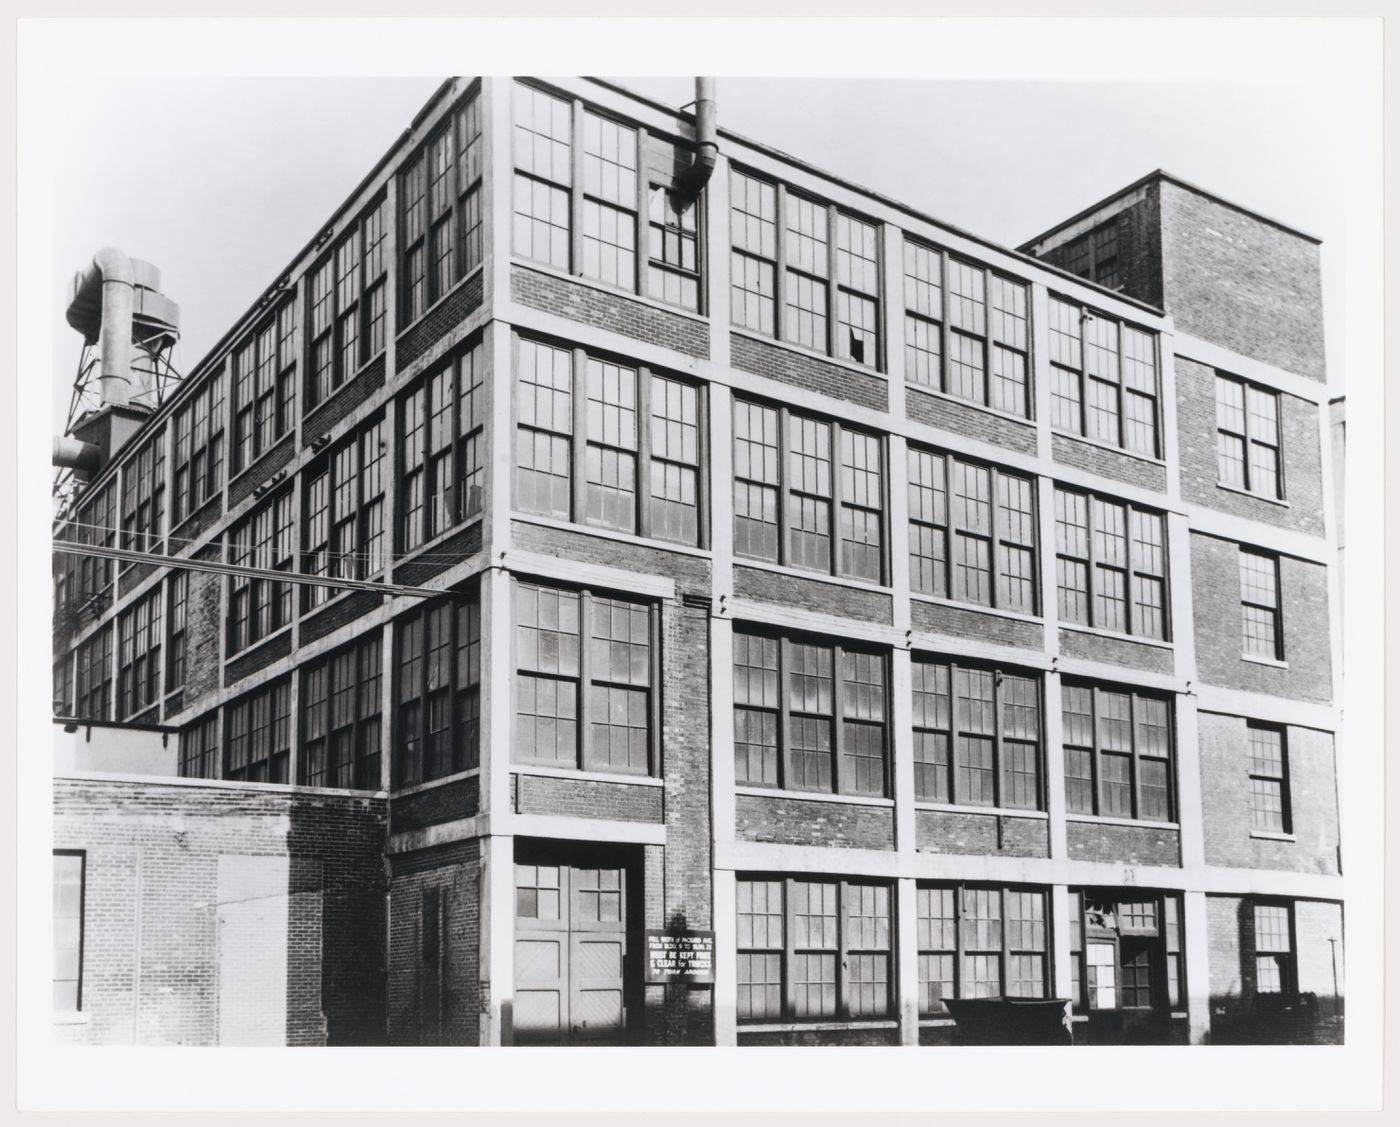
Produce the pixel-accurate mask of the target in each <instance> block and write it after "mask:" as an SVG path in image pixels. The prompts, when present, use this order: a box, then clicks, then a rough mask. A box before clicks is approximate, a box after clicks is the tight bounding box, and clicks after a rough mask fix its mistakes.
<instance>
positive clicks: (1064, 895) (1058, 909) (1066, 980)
mask: <svg viewBox="0 0 1400 1127" xmlns="http://www.w3.org/2000/svg"><path fill="white" fill-rule="evenodd" d="M1072 924H1073V921H1072V920H1071V919H1070V897H1069V888H1068V886H1066V885H1063V884H1052V885H1051V886H1050V935H1051V942H1052V946H1051V950H1050V954H1051V957H1052V962H1051V975H1052V978H1051V983H1050V989H1051V991H1052V992H1053V993H1054V995H1055V997H1056V998H1073V997H1074V963H1073V955H1072V954H1071V953H1070V928H1071V926H1072Z"/></svg>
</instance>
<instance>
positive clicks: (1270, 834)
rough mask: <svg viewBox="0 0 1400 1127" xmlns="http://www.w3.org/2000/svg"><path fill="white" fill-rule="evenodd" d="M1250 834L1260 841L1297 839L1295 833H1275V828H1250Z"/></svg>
mask: <svg viewBox="0 0 1400 1127" xmlns="http://www.w3.org/2000/svg"><path fill="white" fill-rule="evenodd" d="M1249 836H1250V837H1253V838H1258V839H1259V840H1260V841H1295V842H1296V841H1297V840H1298V839H1297V838H1296V837H1295V836H1294V835H1293V834H1284V833H1275V832H1274V831H1273V830H1250V831H1249Z"/></svg>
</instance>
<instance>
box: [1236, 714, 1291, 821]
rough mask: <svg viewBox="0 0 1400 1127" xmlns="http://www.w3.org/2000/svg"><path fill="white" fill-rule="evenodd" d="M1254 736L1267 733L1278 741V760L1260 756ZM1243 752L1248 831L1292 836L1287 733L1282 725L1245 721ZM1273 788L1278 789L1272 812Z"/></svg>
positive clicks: (1272, 757) (1273, 757) (1269, 756)
mask: <svg viewBox="0 0 1400 1127" xmlns="http://www.w3.org/2000/svg"><path fill="white" fill-rule="evenodd" d="M1256 732H1268V733H1271V734H1272V735H1274V736H1277V737H1278V743H1277V753H1278V754H1277V756H1273V755H1260V754H1259V745H1258V744H1257V743H1256V740H1255V733H1256ZM1270 750H1273V748H1270ZM1245 752H1246V754H1247V755H1248V756H1249V789H1250V798H1249V809H1250V825H1251V828H1253V829H1254V830H1258V831H1261V832H1264V833H1282V834H1291V833H1292V832H1293V803H1292V796H1291V795H1290V793H1289V785H1288V784H1289V771H1288V729H1287V728H1286V727H1284V726H1283V725H1281V724H1264V723H1260V722H1258V721H1254V720H1249V721H1246V722H1245ZM1261 784H1262V786H1261ZM1274 787H1277V805H1278V809H1277V810H1275V809H1273V805H1274V803H1273V802H1272V801H1271V800H1270V792H1271V790H1272V788H1274Z"/></svg>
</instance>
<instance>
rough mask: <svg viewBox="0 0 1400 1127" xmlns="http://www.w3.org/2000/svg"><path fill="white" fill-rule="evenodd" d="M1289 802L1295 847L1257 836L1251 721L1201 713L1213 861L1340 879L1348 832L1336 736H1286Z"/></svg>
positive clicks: (1305, 732) (1308, 732)
mask: <svg viewBox="0 0 1400 1127" xmlns="http://www.w3.org/2000/svg"><path fill="white" fill-rule="evenodd" d="M1285 745H1286V749H1287V759H1288V798H1289V809H1290V811H1291V813H1292V833H1293V836H1294V838H1295V839H1296V840H1294V841H1274V840H1271V839H1268V838H1257V837H1251V836H1250V830H1251V824H1252V816H1251V809H1252V806H1251V790H1250V780H1249V745H1248V742H1247V731H1246V723H1245V721H1244V720H1243V719H1241V718H1240V717H1237V716H1221V715H1218V714H1216V713H1210V712H1203V713H1201V714H1200V756H1201V796H1202V805H1203V811H1202V815H1203V819H1204V823H1205V856H1206V862H1207V863H1208V864H1212V865H1232V866H1237V867H1240V868H1248V869H1287V870H1290V871H1292V872H1305V873H1326V874H1336V873H1338V872H1339V871H1340V864H1339V862H1340V853H1339V851H1340V849H1341V830H1340V827H1339V826H1338V823H1337V772H1336V756H1335V753H1334V750H1333V746H1332V736H1331V734H1330V733H1328V732H1319V731H1316V730H1314V729H1312V728H1298V727H1292V728H1288V729H1286V730H1285Z"/></svg>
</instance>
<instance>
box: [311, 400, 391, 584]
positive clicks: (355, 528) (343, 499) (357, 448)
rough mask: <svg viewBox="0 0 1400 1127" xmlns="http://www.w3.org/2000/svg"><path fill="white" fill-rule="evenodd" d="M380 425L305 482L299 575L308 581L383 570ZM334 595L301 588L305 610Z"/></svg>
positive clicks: (351, 442) (358, 436)
mask: <svg viewBox="0 0 1400 1127" xmlns="http://www.w3.org/2000/svg"><path fill="white" fill-rule="evenodd" d="M384 450H385V422H384V420H383V419H382V418H381V419H376V420H374V421H373V422H371V423H369V424H368V425H367V426H365V427H363V428H362V429H361V430H360V431H359V433H357V434H355V435H352V436H351V438H350V439H349V441H347V442H344V443H342V444H341V445H340V446H338V447H336V448H335V449H334V450H333V451H332V452H331V453H330V456H329V457H327V458H326V459H325V460H324V461H323V462H321V463H320V467H319V469H315V470H313V471H311V472H310V473H309V474H308V475H307V477H306V479H305V483H306V484H305V489H304V503H305V506H306V523H305V526H304V528H305V532H304V534H303V536H302V549H301V560H302V570H303V571H304V572H305V573H306V574H308V575H324V576H329V577H332V578H337V579H365V578H368V577H369V576H371V575H374V574H376V573H377V572H380V571H382V570H383V569H384V563H385V560H384V556H385V547H386V545H385V542H384ZM333 594H335V589H334V588H332V587H321V586H314V585H311V584H307V585H306V586H304V587H303V588H302V598H303V600H304V604H305V609H307V610H310V609H311V608H312V607H317V606H320V605H321V604H322V603H324V602H325V601H326V600H327V599H329V598H330V597H331V596H332V595H333Z"/></svg>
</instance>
